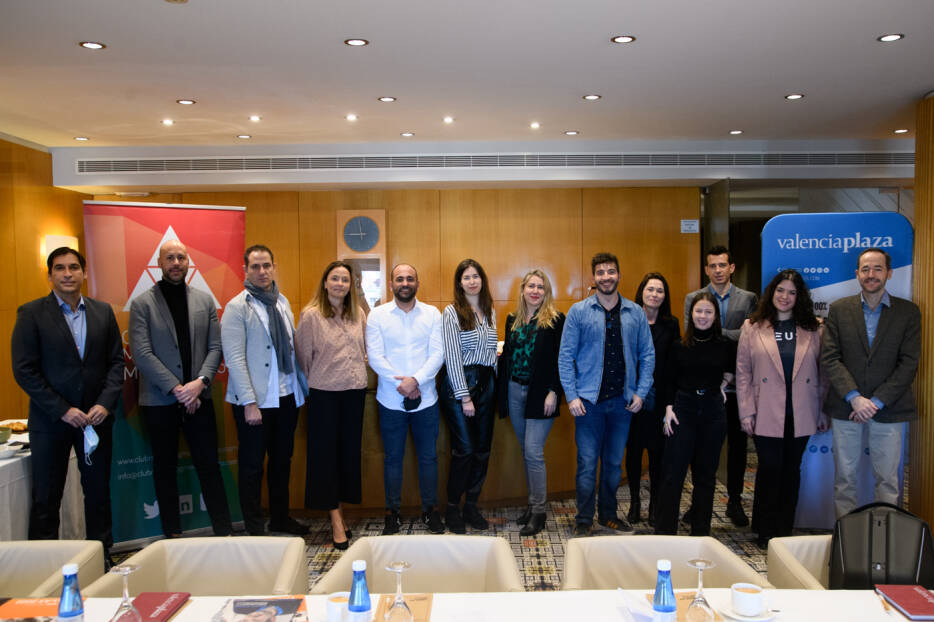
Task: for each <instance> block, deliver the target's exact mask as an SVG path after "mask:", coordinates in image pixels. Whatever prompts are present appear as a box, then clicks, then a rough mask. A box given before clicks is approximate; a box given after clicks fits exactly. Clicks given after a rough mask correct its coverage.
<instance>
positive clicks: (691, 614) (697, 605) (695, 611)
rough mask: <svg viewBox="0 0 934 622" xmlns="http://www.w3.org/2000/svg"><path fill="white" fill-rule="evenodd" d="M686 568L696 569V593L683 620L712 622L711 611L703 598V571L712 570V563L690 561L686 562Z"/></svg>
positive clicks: (702, 560) (707, 561) (703, 560)
mask: <svg viewBox="0 0 934 622" xmlns="http://www.w3.org/2000/svg"><path fill="white" fill-rule="evenodd" d="M688 566H692V567H694V568H697V593H696V594H695V595H694V600H692V601H691V604H690V605H688V611H687V615H686V616H685V620H687V622H713V621H714V619H715V617H714V613H713V609H711V608H710V603H708V602H707V599H706V598H704V571H705V570H707V569H708V568H713V566H714V563H713V562H712V561H710V560H709V559H691V560H688Z"/></svg>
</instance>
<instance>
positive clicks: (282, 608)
mask: <svg viewBox="0 0 934 622" xmlns="http://www.w3.org/2000/svg"><path fill="white" fill-rule="evenodd" d="M304 610H305V597H304V596H284V597H281V598H231V599H230V600H228V601H227V602H226V603H224V607H223V608H222V609H221V610H220V611H218V612H217V613H216V614H214V617H213V618H211V622H291V621H292V620H294V619H295V618H296V615H295V614H297V613H298V612H299V611H304Z"/></svg>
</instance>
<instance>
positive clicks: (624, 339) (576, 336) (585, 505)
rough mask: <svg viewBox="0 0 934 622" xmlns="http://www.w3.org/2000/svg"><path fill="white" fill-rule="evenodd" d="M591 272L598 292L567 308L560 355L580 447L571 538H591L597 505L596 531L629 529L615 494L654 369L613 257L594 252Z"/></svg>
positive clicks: (643, 325)
mask: <svg viewBox="0 0 934 622" xmlns="http://www.w3.org/2000/svg"><path fill="white" fill-rule="evenodd" d="M590 266H591V269H592V271H593V280H594V284H595V285H596V288H597V289H596V292H594V294H593V295H591V296H590V297H588V298H585V299H584V300H581V301H580V302H578V303H575V304H574V306H572V307H571V310H570V311H569V312H568V315H567V319H566V320H565V322H564V333H563V334H562V336H561V348H560V351H559V354H558V372H559V374H560V376H561V385H562V386H563V387H564V393H565V395H566V396H567V400H568V410H570V411H571V414H572V415H573V416H574V428H575V433H574V439H575V442H576V443H577V481H576V484H577V517H576V518H575V523H576V527H575V529H574V535H575V536H588V535H590V532H591V529H592V528H593V517H594V509H595V508H594V506H595V504H596V505H597V510H598V512H597V522H599V523H600V524H601V525H603V526H604V527H607V528H609V529H613V530H615V531H618V532H622V533H632V531H633V530H632V527H631V526H630V525H629V523H628V522H626V520H625V519H623V518H621V517H619V516H618V514H617V504H616V489H617V487H619V480H620V471H621V468H622V462H623V450H624V449H625V448H626V438H627V436H628V435H629V423H630V421H631V420H632V415H633V413H637V412H639V410H641V408H642V401H643V400H644V399H645V396H646V395H647V394H648V392H649V389H650V388H651V387H652V382H653V378H652V371H653V369H654V368H655V346H654V345H653V344H652V332H651V330H650V329H649V323H648V321H647V320H646V319H645V313H644V312H643V311H642V307H640V306H639V305H637V304H636V303H634V302H632V301H631V300H628V299H626V298H624V297H623V296H621V295H620V294H619V292H617V291H616V289H617V286H618V285H619V261H618V260H617V259H616V256H615V255H611V254H610V253H597V254H596V255H594V257H593V259H592V260H591V262H590ZM598 462H599V464H600V494H599V502H598V503H596V502H597V489H596V488H597V486H596V483H597V477H596V476H597V463H598Z"/></svg>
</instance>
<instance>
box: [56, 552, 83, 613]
mask: <svg viewBox="0 0 934 622" xmlns="http://www.w3.org/2000/svg"><path fill="white" fill-rule="evenodd" d="M62 576H63V577H64V580H63V581H62V597H61V598H60V599H59V601H58V618H57V620H58V622H84V601H82V600H81V590H79V589H78V564H65V565H64V566H62Z"/></svg>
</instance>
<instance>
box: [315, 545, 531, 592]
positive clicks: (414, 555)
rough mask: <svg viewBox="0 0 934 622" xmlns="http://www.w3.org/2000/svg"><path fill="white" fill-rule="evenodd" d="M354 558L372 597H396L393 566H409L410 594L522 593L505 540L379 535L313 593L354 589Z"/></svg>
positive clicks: (353, 550) (352, 551)
mask: <svg viewBox="0 0 934 622" xmlns="http://www.w3.org/2000/svg"><path fill="white" fill-rule="evenodd" d="M355 559H363V560H366V581H367V586H368V587H369V589H370V592H381V593H392V592H394V591H395V590H396V578H395V575H394V574H393V573H391V572H389V571H387V570H386V565H387V564H388V563H389V562H392V561H398V560H401V561H407V562H409V563H410V564H412V568H411V569H409V570H407V571H406V572H405V575H404V576H403V577H402V584H403V585H404V586H405V591H406V592H522V591H524V588H523V587H522V578H521V577H520V576H519V567H518V566H517V565H516V558H515V557H514V556H513V554H512V549H510V548H509V544H507V542H506V540H504V539H502V538H494V537H489V536H440V535H411V536H379V537H375V538H360V539H359V540H357V541H356V542H354V543H353V545H351V547H350V548H349V549H347V551H346V552H345V553H344V554H343V555H342V556H341V558H340V559H339V560H338V561H337V563H335V564H334V566H333V567H332V568H331V569H330V570H329V571H328V572H327V573H326V574H325V575H324V576H323V577H321V580H320V581H318V582H317V583H316V584H315V585H314V587H312V589H311V593H312V594H329V593H331V592H340V591H345V590H349V589H350V579H351V577H352V576H353V571H352V570H351V564H352V563H353V561H354V560H355Z"/></svg>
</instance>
